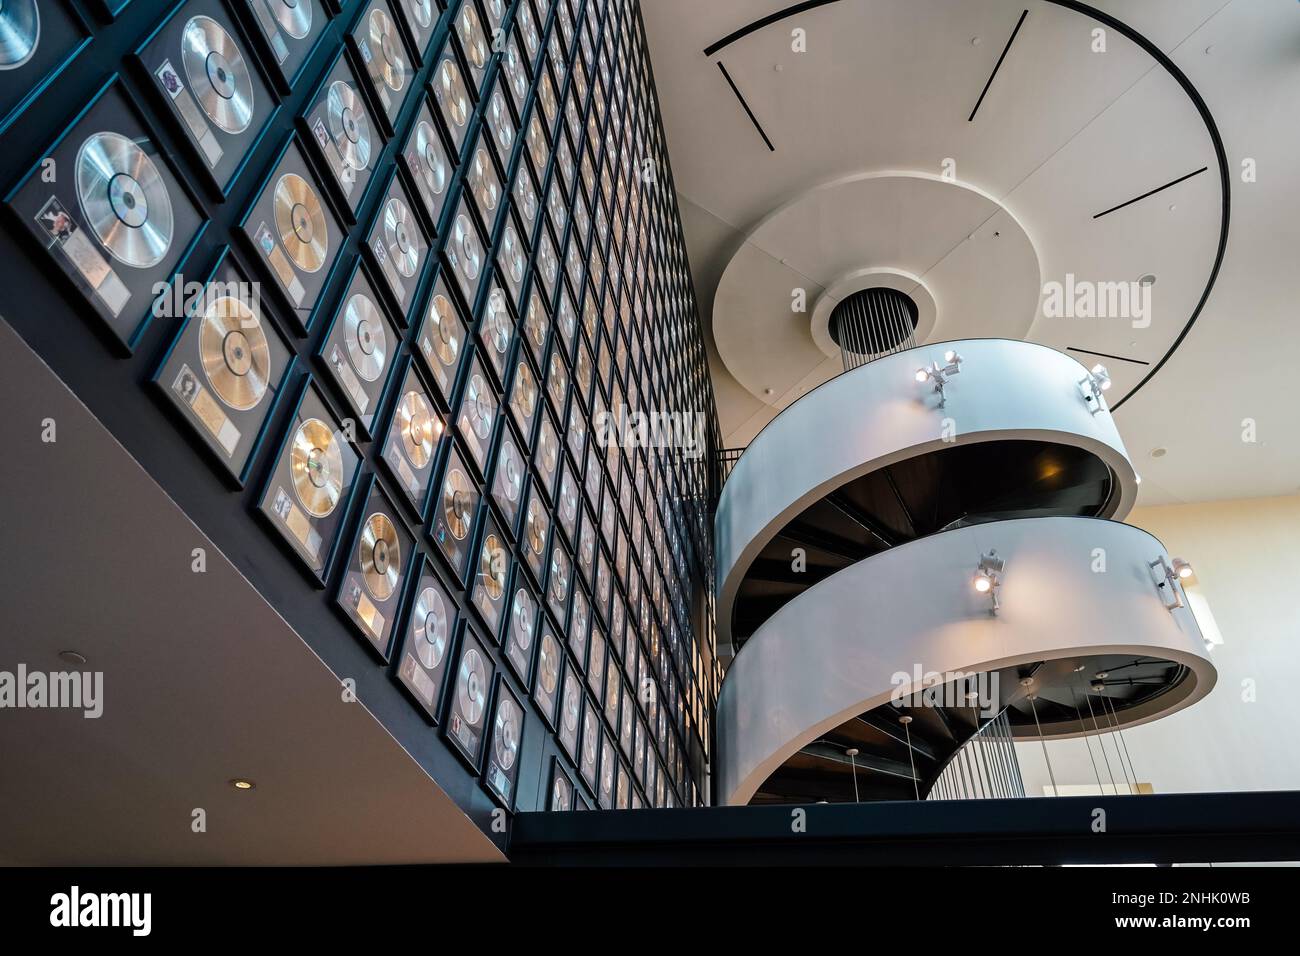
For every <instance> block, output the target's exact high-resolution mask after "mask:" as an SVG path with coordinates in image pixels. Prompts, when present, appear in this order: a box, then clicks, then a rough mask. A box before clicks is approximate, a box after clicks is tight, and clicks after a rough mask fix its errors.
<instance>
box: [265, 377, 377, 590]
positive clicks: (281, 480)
mask: <svg viewBox="0 0 1300 956" xmlns="http://www.w3.org/2000/svg"><path fill="white" fill-rule="evenodd" d="M359 460H360V459H359V457H358V455H357V452H356V450H355V449H354V448H353V446H352V443H351V442H350V441H348V439H347V437H346V436H345V434H344V431H343V427H342V425H341V424H340V423H339V417H338V415H337V414H336V413H335V412H334V411H333V409H331V408H330V407H329V405H327V404H326V402H325V400H324V399H323V398H322V397H321V394H320V393H319V392H318V391H317V389H316V388H315V386H313V385H312V384H311V383H310V382H308V383H307V384H306V385H305V386H304V389H303V393H302V397H301V399H300V400H299V403H298V406H297V408H296V409H295V410H294V414H293V415H292V417H291V419H290V422H289V426H288V429H287V431H286V433H285V436H284V441H283V444H282V445H281V449H280V453H279V455H278V456H277V457H276V459H275V464H274V467H273V468H272V469H271V472H270V474H269V475H268V476H267V483H266V486H265V487H264V489H263V491H262V495H261V498H260V501H259V504H258V510H259V512H260V513H261V514H262V515H263V516H264V517H265V518H266V519H267V520H268V521H269V522H270V524H271V526H272V527H273V528H274V529H275V530H276V531H277V532H278V533H279V535H280V537H281V538H282V539H283V540H284V541H285V543H286V544H287V545H288V546H289V547H290V548H291V549H292V550H293V551H294V552H295V553H296V554H297V555H298V556H299V557H300V558H301V559H302V560H303V561H304V563H305V564H306V565H307V567H308V569H309V570H310V571H311V572H312V574H314V575H315V576H316V578H317V580H318V581H323V580H324V577H325V571H326V568H327V567H328V564H329V561H330V558H331V556H332V554H333V552H334V548H335V545H336V542H337V540H338V537H339V535H338V532H339V529H340V527H341V525H342V522H343V519H344V517H345V515H346V513H347V510H348V507H347V505H348V501H349V500H350V499H351V496H352V491H353V487H354V485H355V479H356V473H357V466H358V464H359Z"/></svg>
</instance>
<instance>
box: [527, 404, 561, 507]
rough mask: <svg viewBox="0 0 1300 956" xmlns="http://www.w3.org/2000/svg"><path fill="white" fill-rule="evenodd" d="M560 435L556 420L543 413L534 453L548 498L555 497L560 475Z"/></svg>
mask: <svg viewBox="0 0 1300 956" xmlns="http://www.w3.org/2000/svg"><path fill="white" fill-rule="evenodd" d="M562 457H563V456H562V455H561V452H560V434H559V432H558V431H557V430H556V427H555V419H554V418H553V417H552V415H551V413H550V412H549V411H545V410H544V411H543V412H542V423H541V424H540V425H538V426H537V448H536V450H535V451H534V453H533V464H534V465H535V466H536V468H537V474H538V476H539V477H540V478H541V485H542V487H543V488H545V489H546V494H547V495H548V496H554V494H555V483H556V481H557V479H558V477H559V473H560V459H561V458H562Z"/></svg>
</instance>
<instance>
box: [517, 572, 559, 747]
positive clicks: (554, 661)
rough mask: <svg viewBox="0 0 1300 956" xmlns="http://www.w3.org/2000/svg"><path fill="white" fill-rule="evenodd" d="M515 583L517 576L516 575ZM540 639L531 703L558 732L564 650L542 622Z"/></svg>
mask: <svg viewBox="0 0 1300 956" xmlns="http://www.w3.org/2000/svg"><path fill="white" fill-rule="evenodd" d="M516 581H518V576H517V575H516ZM540 633H541V637H540V638H539V639H538V641H537V669H536V671H535V672H534V674H533V701H534V703H536V704H537V709H538V710H539V711H541V714H542V719H543V720H545V721H546V723H547V725H548V726H550V727H551V728H552V729H553V730H557V731H558V730H559V729H560V724H559V717H558V716H557V714H556V706H557V705H558V703H559V700H560V678H561V676H562V673H563V670H564V649H563V646H562V645H561V644H560V640H559V638H557V637H556V636H555V628H554V627H552V626H551V623H550V621H546V620H544V621H543V622H542V626H541V631H540Z"/></svg>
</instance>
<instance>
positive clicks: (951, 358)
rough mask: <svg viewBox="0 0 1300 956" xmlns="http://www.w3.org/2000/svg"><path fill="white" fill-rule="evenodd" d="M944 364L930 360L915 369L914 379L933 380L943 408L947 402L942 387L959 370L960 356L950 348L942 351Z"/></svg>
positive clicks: (922, 381) (921, 380) (919, 380)
mask: <svg viewBox="0 0 1300 956" xmlns="http://www.w3.org/2000/svg"><path fill="white" fill-rule="evenodd" d="M943 361H944V364H943V365H940V364H939V363H938V362H931V363H930V364H929V365H927V366H925V367H924V368H918V369H917V370H916V380H917V381H918V382H920V383H922V384H924V383H926V382H934V391H935V392H936V393H937V394H938V396H939V407H940V408H943V406H944V404H945V403H946V402H947V396H946V395H945V394H944V387H945V386H946V385H947V384H948V379H949V378H950V377H951V376H953V375H956V374H957V373H958V372H960V371H961V356H960V355H958V354H957V353H956V352H954V351H953V350H952V349H949V350H948V351H946V352H944V353H943Z"/></svg>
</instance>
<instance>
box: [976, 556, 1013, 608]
mask: <svg viewBox="0 0 1300 956" xmlns="http://www.w3.org/2000/svg"><path fill="white" fill-rule="evenodd" d="M1004 566H1005V564H1004V562H1003V560H1002V559H1001V558H999V557H998V553H997V552H996V551H989V552H988V553H987V554H983V555H980V563H979V566H978V567H977V568H976V569H975V577H974V578H972V579H971V585H972V586H973V587H974V588H975V590H976V591H978V592H979V593H980V594H987V595H988V596H989V600H990V601H992V602H993V610H994V612H996V611H997V609H998V606H999V605H998V588H999V587H1001V586H1002V570H1003V568H1004Z"/></svg>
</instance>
